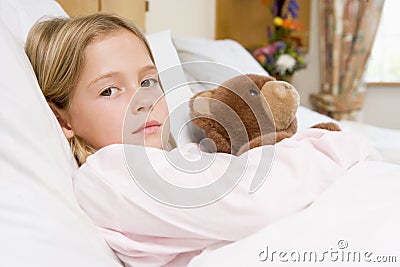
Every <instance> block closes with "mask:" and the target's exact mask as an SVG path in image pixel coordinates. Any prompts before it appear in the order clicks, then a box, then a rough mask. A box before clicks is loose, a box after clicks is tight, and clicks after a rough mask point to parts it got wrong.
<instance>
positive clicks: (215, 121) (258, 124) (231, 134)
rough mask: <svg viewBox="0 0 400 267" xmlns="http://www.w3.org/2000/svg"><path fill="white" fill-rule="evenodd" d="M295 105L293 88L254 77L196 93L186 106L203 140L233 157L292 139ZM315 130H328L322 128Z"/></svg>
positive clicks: (295, 97)
mask: <svg viewBox="0 0 400 267" xmlns="http://www.w3.org/2000/svg"><path fill="white" fill-rule="evenodd" d="M298 105H299V96H298V93H297V91H296V89H295V88H294V87H293V85H291V84H289V83H286V82H282V81H276V80H275V79H274V78H272V77H267V76H261V75H255V74H247V75H241V76H237V77H234V78H232V79H230V80H228V81H226V82H225V83H223V84H222V85H220V86H218V87H217V88H216V89H213V90H208V91H203V92H199V93H197V94H196V95H194V96H193V97H192V98H191V99H190V103H189V106H190V115H191V118H192V123H193V124H194V125H196V126H197V127H199V128H200V129H202V130H204V137H206V138H209V139H211V140H212V141H213V142H214V143H215V146H216V149H217V151H218V152H224V153H231V154H235V155H240V154H242V153H243V152H245V151H247V150H248V149H251V148H253V147H257V146H260V145H273V144H275V143H277V142H279V141H281V140H282V139H284V138H288V137H291V136H292V135H294V134H295V133H296V131H297V119H296V111H297V108H298ZM314 127H319V128H325V127H327V128H326V129H328V126H327V125H322V124H321V125H316V126H314ZM329 127H331V128H332V129H333V128H335V127H334V126H332V125H330V126H329ZM339 130H340V129H339Z"/></svg>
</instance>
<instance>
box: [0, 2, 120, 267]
mask: <svg viewBox="0 0 400 267" xmlns="http://www.w3.org/2000/svg"><path fill="white" fill-rule="evenodd" d="M2 3H3V2H2ZM0 36H1V42H0V58H1V59H2V61H3V62H6V63H7V64H1V67H0V72H1V76H0V77H1V78H0V85H1V90H2V92H3V93H2V97H1V98H0V106H1V109H0V120H1V125H2V127H1V130H0V147H1V149H0V170H1V186H0V188H1V189H0V190H1V192H0V207H1V208H0V218H1V221H0V236H1V241H2V242H1V245H0V251H1V255H2V256H1V265H2V266H21V267H22V266H41V267H46V266H49V267H50V266H55V265H56V266H65V267H70V266H121V265H120V263H119V261H118V260H117V259H116V257H115V255H114V254H113V252H112V251H111V250H110V248H109V247H108V246H107V244H106V243H105V241H104V239H103V238H102V237H101V236H100V234H99V233H98V232H97V231H96V228H95V227H94V225H93V224H92V222H91V221H89V219H88V218H87V216H86V215H85V214H84V213H83V212H82V211H81V209H80V208H79V206H78V203H77V202H76V200H75V197H74V194H73V190H72V183H71V175H72V171H73V169H74V168H72V167H73V166H74V165H73V164H74V163H73V158H72V155H71V152H70V149H69V146H68V143H67V141H66V139H65V138H60V136H62V134H61V129H60V127H59V125H58V123H57V121H56V119H55V117H54V115H53V113H52V112H51V110H50V108H49V107H48V105H47V103H46V101H45V99H44V97H43V95H42V93H41V92H40V89H39V87H38V84H37V81H36V78H35V75H34V73H33V70H32V68H31V66H30V64H29V61H28V59H27V57H26V55H25V53H24V50H23V44H22V42H18V41H16V40H15V39H14V38H13V36H12V35H11V33H10V32H9V30H8V28H7V27H6V26H5V25H4V23H3V22H2V21H0Z"/></svg>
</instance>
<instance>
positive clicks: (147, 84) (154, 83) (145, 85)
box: [140, 79, 158, 87]
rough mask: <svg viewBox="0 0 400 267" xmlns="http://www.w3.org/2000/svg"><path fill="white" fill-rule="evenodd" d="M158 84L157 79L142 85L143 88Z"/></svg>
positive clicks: (146, 81)
mask: <svg viewBox="0 0 400 267" xmlns="http://www.w3.org/2000/svg"><path fill="white" fill-rule="evenodd" d="M157 83H158V81H157V79H146V80H144V81H142V82H141V83H140V86H141V87H152V86H154V85H156V84H157Z"/></svg>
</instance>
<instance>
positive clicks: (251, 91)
mask: <svg viewBox="0 0 400 267" xmlns="http://www.w3.org/2000/svg"><path fill="white" fill-rule="evenodd" d="M249 93H250V94H251V95H259V94H260V93H259V92H258V91H256V90H253V89H250V90H249Z"/></svg>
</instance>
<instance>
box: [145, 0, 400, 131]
mask: <svg viewBox="0 0 400 267" xmlns="http://www.w3.org/2000/svg"><path fill="white" fill-rule="evenodd" d="M252 1H254V0H252ZM149 2H150V11H149V12H148V13H147V17H146V29H147V32H148V33H152V32H157V31H160V30H165V29H171V31H172V34H174V35H181V36H196V37H203V38H209V39H214V33H215V31H214V28H215V0H149ZM310 8H311V12H310V13H311V18H310V24H311V25H310V31H311V32H310V47H309V53H308V54H307V55H306V56H305V59H306V62H307V68H306V69H304V70H301V71H298V72H297V73H296V74H295V76H294V78H293V84H294V85H295V86H296V88H297V89H298V91H299V93H300V97H301V104H302V105H303V106H306V107H310V103H309V101H308V96H309V94H310V93H312V92H318V90H319V87H320V77H319V74H320V66H319V56H320V55H319V44H318V43H319V29H318V28H319V27H318V26H319V23H318V0H311V7H310ZM399 102H400V87H390V88H387V87H373V88H368V89H367V94H366V102H365V106H364V109H363V111H362V112H361V114H360V121H362V122H366V123H371V124H374V125H377V126H381V127H389V128H398V129H400V118H399V115H398V114H400V104H399Z"/></svg>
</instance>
